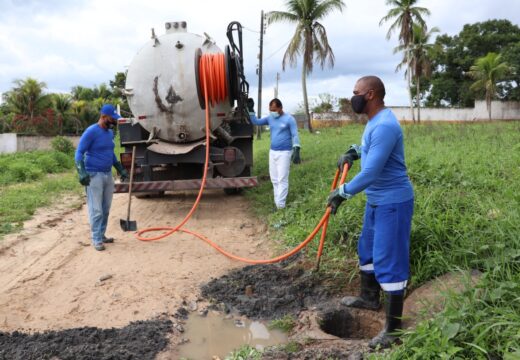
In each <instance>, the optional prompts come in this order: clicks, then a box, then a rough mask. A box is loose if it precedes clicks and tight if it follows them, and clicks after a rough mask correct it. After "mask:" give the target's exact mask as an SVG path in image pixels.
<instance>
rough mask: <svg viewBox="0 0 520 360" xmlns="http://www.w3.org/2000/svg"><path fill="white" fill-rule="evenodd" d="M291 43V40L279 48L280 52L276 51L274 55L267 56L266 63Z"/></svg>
mask: <svg viewBox="0 0 520 360" xmlns="http://www.w3.org/2000/svg"><path fill="white" fill-rule="evenodd" d="M290 42H291V40H289V41H287V42H286V43H285V44H283V45H282V46H280V48H278V50H276V51H275V52H274V53H272V54H271V55H269V56H267V57H266V58H265V59H264V61H267V60H269V59H270V58H272V57H273V56H275V55H276V53H277V52H278V51H280V50H282V49H283V48H284V47H286V46H287V45H289V43H290Z"/></svg>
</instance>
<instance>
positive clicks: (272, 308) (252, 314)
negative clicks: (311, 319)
mask: <svg viewBox="0 0 520 360" xmlns="http://www.w3.org/2000/svg"><path fill="white" fill-rule="evenodd" d="M283 265H284V264H281V265H278V264H269V265H253V266H246V267H244V268H241V269H234V270H232V271H231V272H229V273H228V274H227V275H224V276H222V277H220V278H218V279H213V280H211V281H210V282H209V283H207V284H205V285H203V286H202V288H201V292H202V296H204V297H205V298H207V299H209V300H211V301H212V302H214V303H216V304H218V303H224V304H225V306H226V308H227V310H236V311H238V312H239V313H240V314H241V315H245V316H247V317H249V318H251V319H260V318H261V319H277V318H281V317H283V316H285V315H288V314H291V315H298V313H300V312H301V311H302V310H304V309H307V308H311V307H313V306H315V305H317V304H319V303H322V302H323V301H327V300H329V299H330V297H331V296H332V295H333V293H334V292H336V291H335V289H337V287H334V286H333V284H332V283H331V282H330V281H329V279H327V278H326V277H325V276H324V275H323V274H322V273H317V272H313V271H311V270H305V269H304V268H303V267H302V266H294V267H284V266H283Z"/></svg>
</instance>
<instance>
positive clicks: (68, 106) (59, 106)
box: [52, 94, 72, 135]
mask: <svg viewBox="0 0 520 360" xmlns="http://www.w3.org/2000/svg"><path fill="white" fill-rule="evenodd" d="M52 103H53V105H54V110H55V111H56V116H57V118H58V124H59V134H60V135H63V124H64V123H66V122H68V120H69V119H70V117H71V115H72V97H71V96H70V95H69V94H53V96H52Z"/></svg>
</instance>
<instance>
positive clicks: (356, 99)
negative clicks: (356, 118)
mask: <svg viewBox="0 0 520 360" xmlns="http://www.w3.org/2000/svg"><path fill="white" fill-rule="evenodd" d="M366 94H368V91H367V92H366V93H364V94H363V95H354V96H352V97H351V98H350V104H351V105H352V110H354V112H355V113H356V114H361V113H363V110H364V109H365V106H366V105H367V101H366V100H365V95H366Z"/></svg>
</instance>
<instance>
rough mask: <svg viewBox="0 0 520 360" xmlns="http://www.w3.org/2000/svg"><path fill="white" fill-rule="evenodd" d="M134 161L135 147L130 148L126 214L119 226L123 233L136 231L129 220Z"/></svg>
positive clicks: (134, 223)
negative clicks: (130, 160) (130, 157)
mask: <svg viewBox="0 0 520 360" xmlns="http://www.w3.org/2000/svg"><path fill="white" fill-rule="evenodd" d="M134 161H135V146H134V147H133V148H132V165H131V166H130V183H129V184H128V212H127V215H126V220H125V219H120V220H119V224H120V225H121V229H122V230H123V231H136V230H137V223H136V222H135V221H134V220H130V205H131V204H132V184H133V183H134Z"/></svg>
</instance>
